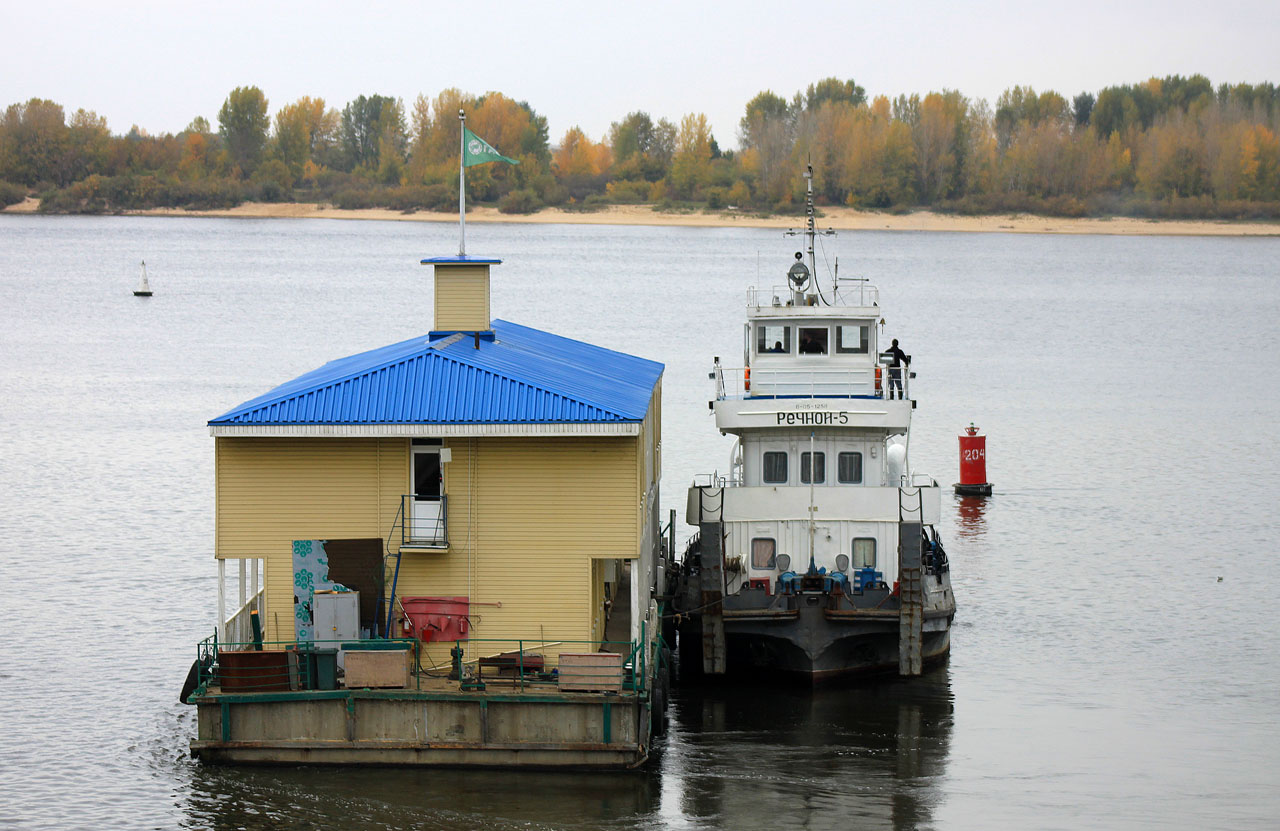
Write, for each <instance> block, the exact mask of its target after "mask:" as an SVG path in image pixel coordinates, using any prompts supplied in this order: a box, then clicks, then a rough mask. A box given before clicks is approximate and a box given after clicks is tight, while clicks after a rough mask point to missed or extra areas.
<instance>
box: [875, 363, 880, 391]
mask: <svg viewBox="0 0 1280 831" xmlns="http://www.w3.org/2000/svg"><path fill="white" fill-rule="evenodd" d="M880 372H881V369H880V367H876V392H880Z"/></svg>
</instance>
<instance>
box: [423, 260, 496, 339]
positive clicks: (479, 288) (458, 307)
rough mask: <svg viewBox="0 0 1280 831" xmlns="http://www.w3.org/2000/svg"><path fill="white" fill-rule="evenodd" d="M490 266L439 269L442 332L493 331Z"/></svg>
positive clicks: (438, 324) (438, 316) (438, 308)
mask: <svg viewBox="0 0 1280 831" xmlns="http://www.w3.org/2000/svg"><path fill="white" fill-rule="evenodd" d="M489 319H490V318H489V267H488V266H449V267H447V268H436V324H435V328H436V329H437V330H441V331H467V332H474V331H484V330H485V329H488V328H489Z"/></svg>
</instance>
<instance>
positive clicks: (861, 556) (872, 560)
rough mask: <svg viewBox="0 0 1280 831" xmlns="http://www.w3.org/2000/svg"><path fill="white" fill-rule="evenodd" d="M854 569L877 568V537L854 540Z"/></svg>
mask: <svg viewBox="0 0 1280 831" xmlns="http://www.w3.org/2000/svg"><path fill="white" fill-rule="evenodd" d="M853 567H854V568H875V567H876V540H875V537H857V538H856V539H854V541H853Z"/></svg>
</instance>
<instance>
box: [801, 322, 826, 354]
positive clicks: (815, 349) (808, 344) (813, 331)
mask: <svg viewBox="0 0 1280 831" xmlns="http://www.w3.org/2000/svg"><path fill="white" fill-rule="evenodd" d="M827 335H828V332H827V327H825V326H823V327H821V328H819V327H814V326H801V327H800V354H801V355H825V354H827V341H828V339H827Z"/></svg>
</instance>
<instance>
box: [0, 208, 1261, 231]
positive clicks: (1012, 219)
mask: <svg viewBox="0 0 1280 831" xmlns="http://www.w3.org/2000/svg"><path fill="white" fill-rule="evenodd" d="M39 204H40V203H39V201H38V200H36V199H27V200H26V201H25V202H21V203H19V204H17V205H10V206H9V207H8V208H5V209H4V211H3V213H7V214H32V213H35V212H36V210H37V208H38V207H39ZM822 214H823V215H822V217H821V218H820V219H819V220H818V225H819V226H820V227H822V228H835V229H837V230H844V231H958V232H971V233H984V232H985V233H1008V234H1122V235H1148V236H1160V235H1167V236H1231V237H1237V236H1280V222H1234V221H1227V220H1205V219H1195V220H1181V219H1159V220H1156V219H1134V218H1131V217H1115V218H1110V219H1069V218H1061V217H1047V216H1034V215H1031V214H1008V215H999V214H997V215H990V216H956V215H953V214H938V213H934V212H932V211H914V212H912V213H906V214H889V213H878V212H875V211H859V210H855V209H853V208H843V207H836V208H823V209H822ZM125 215H127V216H217V217H237V218H244V219H366V220H369V219H376V220H384V221H395V222H457V221H458V216H457V214H456V213H452V212H450V213H437V212H434V211H419V212H417V213H412V214H405V213H401V212H400V211H393V210H389V209H386V208H364V209H359V210H340V209H338V208H334V207H333V206H331V205H316V204H312V203H295V202H246V203H244V204H243V205H239V206H237V207H235V208H227V209H225V210H213V211H187V210H182V209H181V208H152V209H149V210H142V211H126V212H125ZM467 221H468V222H516V223H566V224H574V225H672V226H686V227H706V228H792V227H795V226H797V225H799V224H800V218H799V217H789V216H787V217H784V216H771V217H759V216H756V215H754V214H740V213H736V212H729V211H714V212H691V213H660V212H658V211H654V210H653V209H651V208H650V207H648V206H647V205H612V206H609V207H607V208H604V209H603V210H599V211H594V212H589V213H584V212H578V211H565V210H561V209H560V208H544V209H543V210H541V211H539V212H538V213H536V214H528V215H523V214H503V213H499V212H498V209H497V208H492V207H476V208H470V209H468V210H467Z"/></svg>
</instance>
